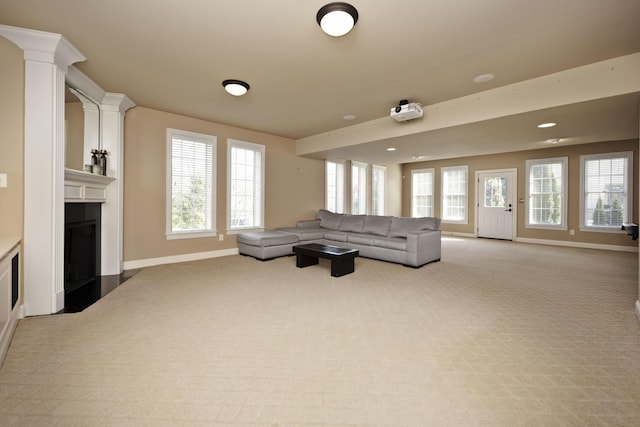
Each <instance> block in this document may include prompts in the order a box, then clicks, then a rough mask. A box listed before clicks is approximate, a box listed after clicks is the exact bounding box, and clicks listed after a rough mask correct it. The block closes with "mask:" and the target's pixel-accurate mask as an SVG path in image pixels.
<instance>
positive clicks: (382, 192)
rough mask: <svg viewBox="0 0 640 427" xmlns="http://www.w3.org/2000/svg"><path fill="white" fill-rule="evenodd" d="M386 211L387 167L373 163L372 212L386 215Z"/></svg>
mask: <svg viewBox="0 0 640 427" xmlns="http://www.w3.org/2000/svg"><path fill="white" fill-rule="evenodd" d="M376 176H377V178H376ZM386 212H387V167H386V166H380V165H371V214H372V215H386Z"/></svg>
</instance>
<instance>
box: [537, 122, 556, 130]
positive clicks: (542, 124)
mask: <svg viewBox="0 0 640 427" xmlns="http://www.w3.org/2000/svg"><path fill="white" fill-rule="evenodd" d="M555 125H556V124H555V123H553V122H549V123H541V124H539V125H538V127H539V128H541V129H544V128H552V127H554V126H555Z"/></svg>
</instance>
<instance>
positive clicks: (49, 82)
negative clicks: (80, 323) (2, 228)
mask: <svg viewBox="0 0 640 427" xmlns="http://www.w3.org/2000/svg"><path fill="white" fill-rule="evenodd" d="M0 36H2V37H4V38H6V39H8V40H10V41H12V42H13V43H15V44H16V45H17V46H18V47H20V48H21V49H23V51H24V61H25V67H24V70H25V71H24V72H25V75H24V129H25V131H24V229H23V247H24V252H23V257H22V259H23V261H24V263H23V265H24V274H23V283H24V294H23V298H24V300H23V306H22V312H23V313H24V314H25V315H27V316H35V315H42V314H51V313H56V312H58V311H60V310H61V309H62V308H63V307H64V234H65V233H64V210H65V209H64V203H65V200H66V199H67V185H68V184H69V185H77V187H76V189H75V190H71V189H69V192H70V193H73V194H71V195H75V196H76V197H79V196H82V199H83V200H84V201H89V200H87V199H91V201H96V200H94V198H96V197H97V200H98V201H102V202H103V204H102V230H101V234H102V237H103V238H102V243H101V244H102V254H101V257H102V261H101V270H102V271H101V274H102V275H112V274H119V273H121V272H122V253H123V249H122V246H123V245H122V235H123V220H122V218H123V209H122V208H123V203H122V193H123V185H122V178H123V153H122V151H123V147H124V115H125V112H126V110H128V109H129V108H131V107H133V106H134V105H135V104H134V103H133V102H132V101H131V100H130V99H129V98H127V97H126V95H123V94H107V93H105V92H104V91H102V89H101V88H98V87H97V86H95V85H91V82H90V79H89V78H85V77H86V76H83V75H82V73H79V72H78V71H77V70H76V69H75V68H74V67H73V65H72V64H74V63H76V62H79V61H84V60H85V59H86V58H85V57H84V55H82V53H81V52H80V51H78V49H76V48H75V47H74V46H73V45H72V44H71V43H70V42H69V41H68V40H67V39H65V38H64V37H63V36H62V35H60V34H53V33H47V32H43V31H36V30H29V29H25V28H17V27H10V26H6V25H0ZM68 75H70V78H71V79H74V81H75V80H78V81H79V83H77V84H78V86H83V89H84V91H85V92H87V91H89V92H90V91H91V90H96V91H97V92H98V93H101V94H103V98H102V99H99V98H98V100H99V101H100V104H101V114H102V117H101V123H102V126H101V129H100V132H101V138H100V140H101V148H102V149H105V150H107V151H108V152H109V156H110V162H109V165H108V166H109V169H108V171H107V174H108V175H109V177H113V178H105V177H98V176H93V175H92V176H87V175H89V174H85V173H83V172H78V171H76V172H68V171H66V170H65V167H64V90H65V79H66V78H67V76H68ZM101 189H102V190H101ZM74 191H75V193H74ZM74 201H80V199H78V198H75V199H74ZM43 218H46V219H47V220H45V221H43Z"/></svg>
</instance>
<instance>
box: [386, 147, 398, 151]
mask: <svg viewBox="0 0 640 427" xmlns="http://www.w3.org/2000/svg"><path fill="white" fill-rule="evenodd" d="M387 151H396V147H389V148H387Z"/></svg>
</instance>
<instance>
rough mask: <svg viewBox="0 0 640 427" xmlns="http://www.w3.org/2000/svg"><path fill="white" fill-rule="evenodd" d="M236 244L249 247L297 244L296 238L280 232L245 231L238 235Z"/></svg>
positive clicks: (293, 235)
mask: <svg viewBox="0 0 640 427" xmlns="http://www.w3.org/2000/svg"><path fill="white" fill-rule="evenodd" d="M237 239H238V243H244V244H245V245H249V246H262V247H264V246H278V245H287V244H291V243H298V236H296V235H295V234H289V233H284V232H282V231H275V230H273V231H247V232H244V233H240V234H238V237H237Z"/></svg>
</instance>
